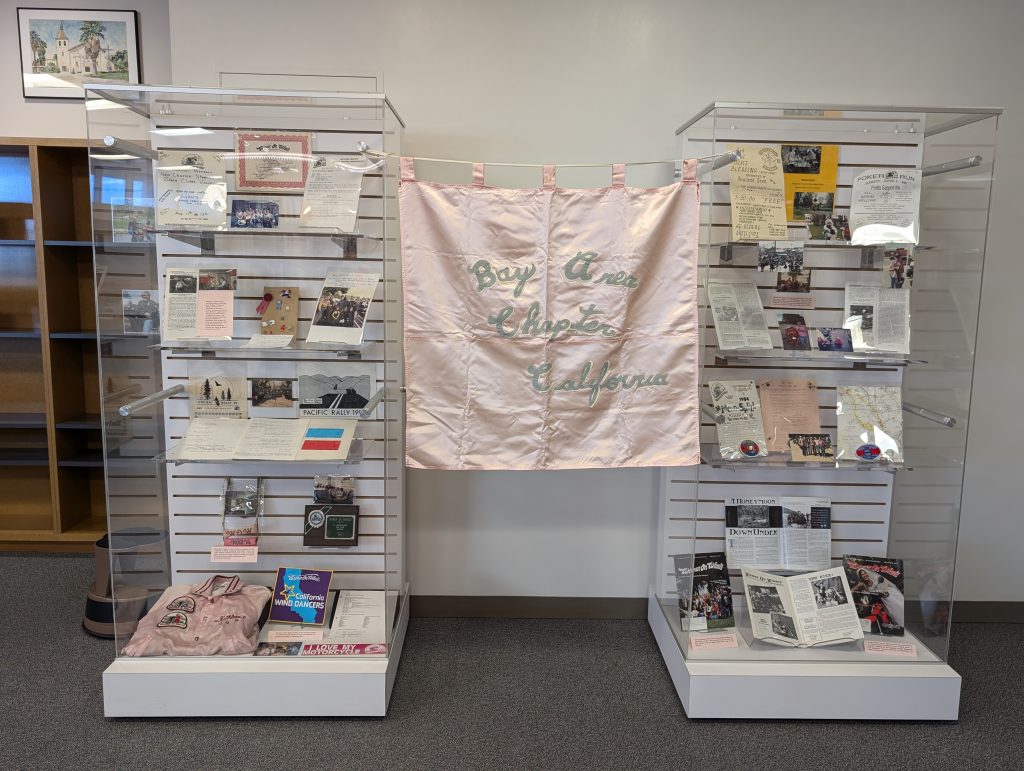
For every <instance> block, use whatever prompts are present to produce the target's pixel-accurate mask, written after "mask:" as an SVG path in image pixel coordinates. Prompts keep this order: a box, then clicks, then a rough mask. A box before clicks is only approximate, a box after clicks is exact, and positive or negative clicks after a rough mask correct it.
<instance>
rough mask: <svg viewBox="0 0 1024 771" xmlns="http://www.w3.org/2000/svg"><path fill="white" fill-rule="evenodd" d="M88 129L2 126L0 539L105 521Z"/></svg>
mask: <svg viewBox="0 0 1024 771" xmlns="http://www.w3.org/2000/svg"><path fill="white" fill-rule="evenodd" d="M89 189H90V180H89V158H88V152H87V149H86V141H85V140H75V139H41V138H31V139H30V138H0V486H2V487H3V490H4V495H3V499H2V500H3V501H4V502H3V503H2V504H0V550H3V549H18V550H25V549H32V550H40V551H44V550H53V551H58V550H59V551H78V550H81V551H89V550H91V548H92V544H93V543H94V542H95V541H96V540H97V539H98V538H100V537H101V536H102V535H103V534H104V533H105V532H106V511H105V506H106V503H105V495H104V491H103V468H102V463H100V464H97V463H96V462H95V459H96V458H100V457H101V455H102V439H101V427H100V419H99V418H98V415H99V414H100V413H101V410H100V403H99V401H100V397H99V382H98V356H97V348H96V308H95V289H94V286H93V267H92V246H91V244H92V221H91V214H90V209H89Z"/></svg>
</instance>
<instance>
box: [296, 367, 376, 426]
mask: <svg viewBox="0 0 1024 771" xmlns="http://www.w3.org/2000/svg"><path fill="white" fill-rule="evenodd" d="M317 369H318V368H317V367H316V365H311V366H306V365H303V366H301V367H300V368H299V414H300V415H301V416H302V417H310V418H316V417H328V418H351V417H359V411H360V410H362V409H363V408H364V407H365V406H366V405H367V404H369V402H370V397H371V396H372V394H371V393H370V391H371V389H372V388H373V377H372V376H371V375H370V374H369V372H366V373H359V374H352V375H334V374H331V373H330V372H320V371H317Z"/></svg>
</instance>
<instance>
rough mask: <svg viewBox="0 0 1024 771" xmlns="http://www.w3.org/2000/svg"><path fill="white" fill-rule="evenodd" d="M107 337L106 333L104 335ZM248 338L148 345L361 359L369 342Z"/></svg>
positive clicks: (180, 350) (210, 351)
mask: <svg viewBox="0 0 1024 771" xmlns="http://www.w3.org/2000/svg"><path fill="white" fill-rule="evenodd" d="M104 337H106V335H104ZM123 337H125V338H132V337H135V338H139V337H145V335H124V336H123ZM247 342H249V339H248V338H232V339H231V340H181V341H177V342H170V343H156V344H154V345H150V346H148V347H149V348H152V349H154V350H159V351H171V352H175V353H204V354H218V353H235V354H249V353H259V354H264V353H269V354H278V355H280V354H285V355H287V354H295V353H299V352H303V353H333V354H335V355H337V356H339V357H346V358H349V359H360V358H361V357H362V352H363V349H364V348H365V347H366V346H367V345H369V343H363V344H362V345H340V344H339V345H332V344H331V343H308V342H306V341H305V340H292V341H291V343H290V344H289V345H288V347H287V348H257V347H255V346H248V345H246V343H247Z"/></svg>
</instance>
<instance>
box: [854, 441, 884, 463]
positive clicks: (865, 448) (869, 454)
mask: <svg viewBox="0 0 1024 771" xmlns="http://www.w3.org/2000/svg"><path fill="white" fill-rule="evenodd" d="M881 454H882V450H881V448H880V447H879V446H878V445H877V444H862V445H861V446H860V447H858V448H857V457H858V458H860V459H861V460H875V459H876V458H878V457H879V456H880V455H881Z"/></svg>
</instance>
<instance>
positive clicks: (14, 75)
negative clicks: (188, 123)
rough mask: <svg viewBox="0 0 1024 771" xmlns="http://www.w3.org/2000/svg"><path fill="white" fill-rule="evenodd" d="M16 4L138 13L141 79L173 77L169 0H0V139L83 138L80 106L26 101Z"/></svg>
mask: <svg viewBox="0 0 1024 771" xmlns="http://www.w3.org/2000/svg"><path fill="white" fill-rule="evenodd" d="M18 6H22V7H43V8H92V9H102V10H111V11H121V10H124V11H132V10H134V11H138V12H139V31H140V33H141V35H140V36H141V41H140V47H139V53H140V55H141V57H142V79H143V81H144V82H147V83H166V82H168V81H169V80H170V77H171V41H170V35H169V34H168V23H167V0H112V1H110V2H106V1H104V0H99V1H98V2H93V1H92V0H90V1H89V2H87V3H83V2H74V0H47V1H46V2H40V3H32V2H25V0H20V2H19V0H0V40H2V41H3V42H2V43H0V105H2V107H0V136H5V137H84V136H85V113H84V112H83V110H82V103H81V102H76V101H73V100H70V99H69V100H66V101H65V100H63V99H25V98H24V96H23V95H22V91H21V55H20V53H19V48H18V12H17V8H18Z"/></svg>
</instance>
